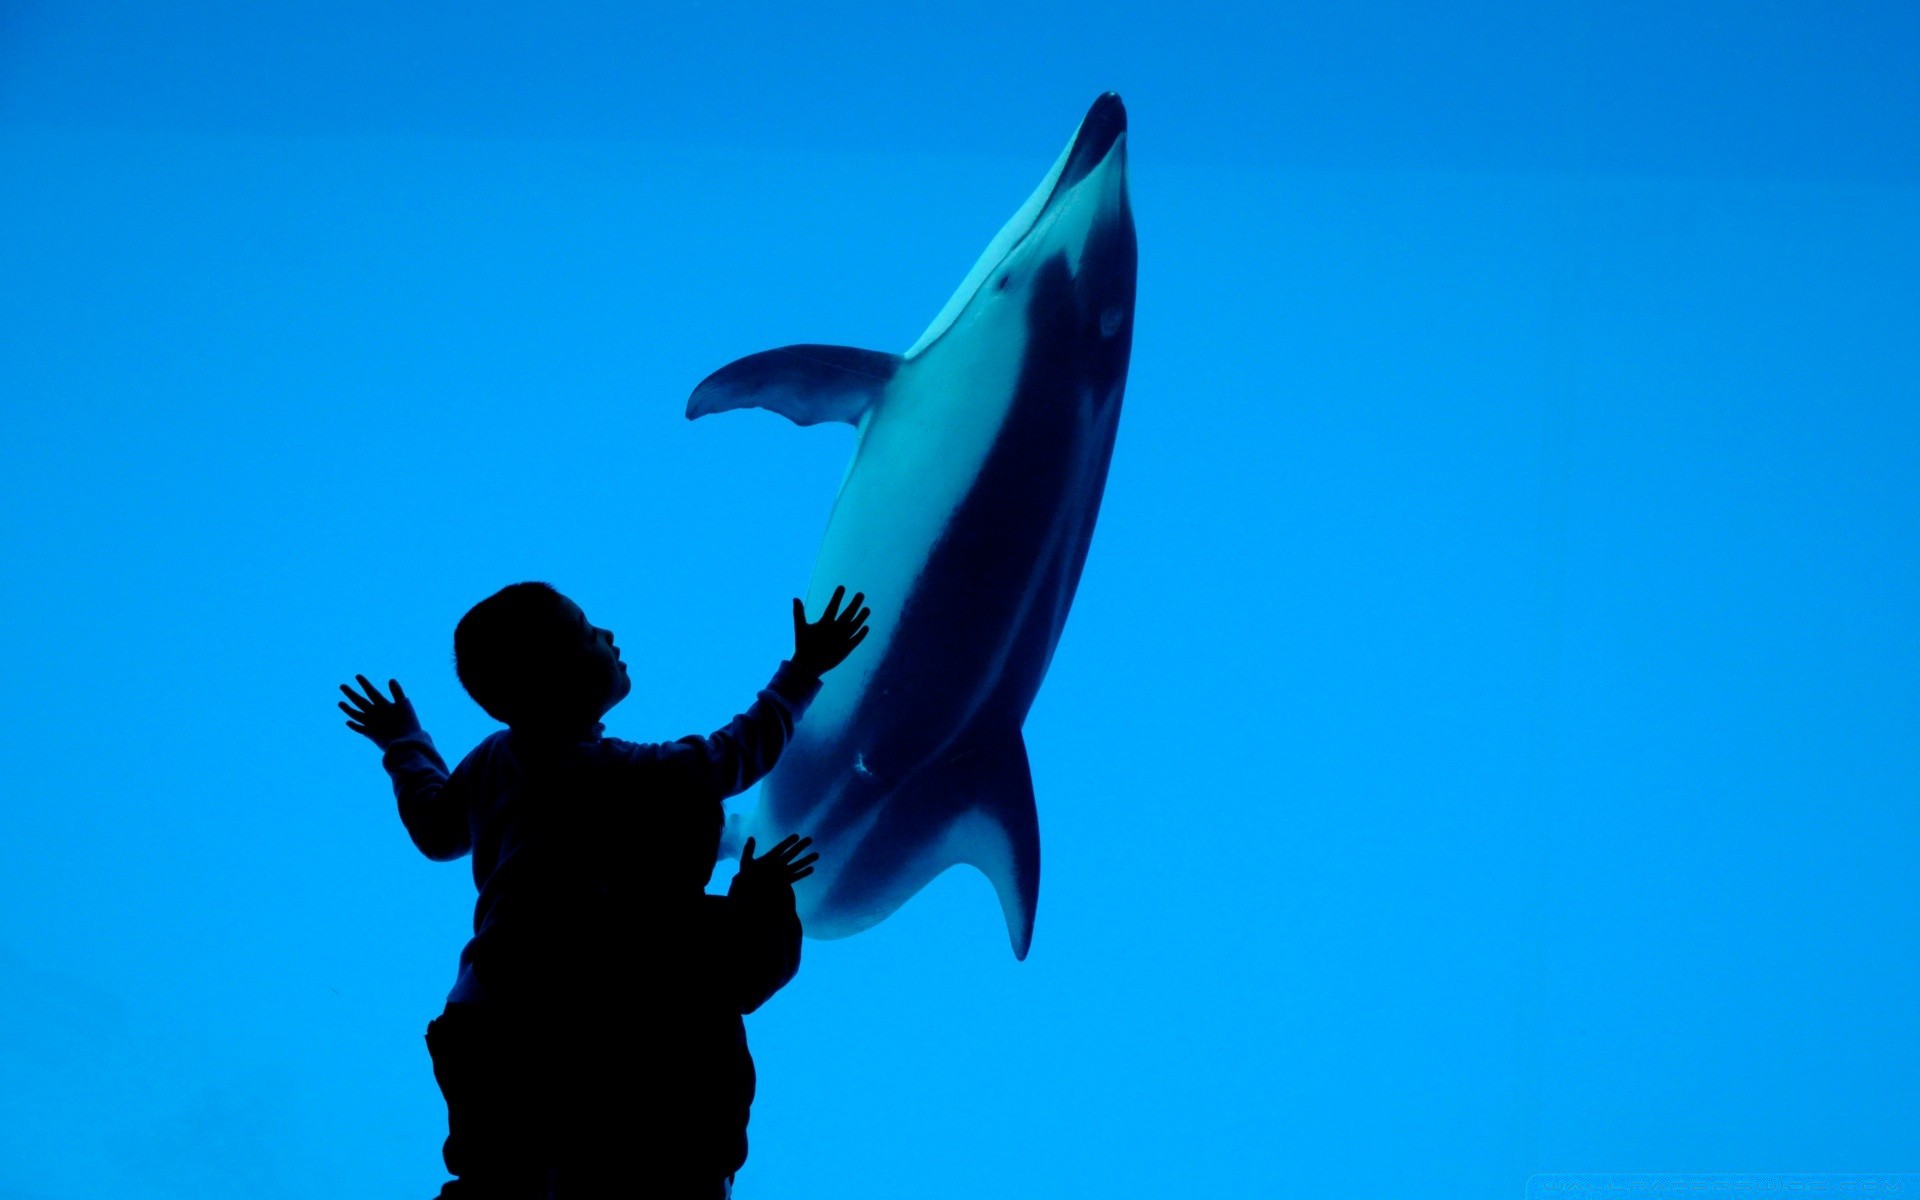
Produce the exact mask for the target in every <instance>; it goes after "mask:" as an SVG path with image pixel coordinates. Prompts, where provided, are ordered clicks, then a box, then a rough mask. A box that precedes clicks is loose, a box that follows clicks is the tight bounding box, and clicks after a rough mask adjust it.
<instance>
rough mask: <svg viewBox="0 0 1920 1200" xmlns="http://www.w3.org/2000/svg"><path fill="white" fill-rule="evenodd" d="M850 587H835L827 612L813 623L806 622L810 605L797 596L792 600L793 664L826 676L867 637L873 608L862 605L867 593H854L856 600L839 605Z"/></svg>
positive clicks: (828, 602) (814, 673)
mask: <svg viewBox="0 0 1920 1200" xmlns="http://www.w3.org/2000/svg"><path fill="white" fill-rule="evenodd" d="M846 594H847V589H846V588H844V587H837V588H835V589H833V599H831V600H829V601H827V611H826V612H824V613H822V614H820V619H819V620H818V621H814V622H812V623H811V624H809V623H808V621H807V606H806V605H804V604H802V603H801V602H800V600H799V598H798V597H795V598H794V601H793V665H794V666H796V667H799V668H800V669H801V670H803V671H807V672H809V673H810V674H813V675H825V674H826V673H827V672H828V671H831V670H833V669H834V668H835V667H837V666H839V665H840V664H841V663H843V662H845V661H846V660H847V655H849V654H852V653H853V648H854V647H855V646H858V645H859V644H860V643H861V642H862V641H864V640H865V639H866V636H867V624H866V622H867V616H868V614H869V613H871V612H872V611H873V610H871V609H866V608H862V607H860V603H861V601H863V600H865V599H866V598H867V595H866V593H865V592H855V593H854V594H853V599H852V600H849V601H847V606H846V608H845V609H842V608H841V607H840V598H841V597H842V596H845V595H846Z"/></svg>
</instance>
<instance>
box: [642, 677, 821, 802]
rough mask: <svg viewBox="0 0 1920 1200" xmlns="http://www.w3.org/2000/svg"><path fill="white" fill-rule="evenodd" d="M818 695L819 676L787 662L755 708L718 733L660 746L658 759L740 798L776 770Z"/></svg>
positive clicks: (714, 788) (762, 694)
mask: <svg viewBox="0 0 1920 1200" xmlns="http://www.w3.org/2000/svg"><path fill="white" fill-rule="evenodd" d="M819 692H820V677H819V676H817V675H812V674H809V673H807V672H805V671H802V670H800V669H798V668H796V667H795V666H794V665H793V664H792V663H790V662H783V663H781V664H780V669H779V670H778V671H775V672H774V673H773V679H772V680H771V681H770V682H769V683H768V684H767V686H766V687H764V688H762V689H761V690H760V695H759V697H758V698H757V699H755V700H754V702H753V707H751V708H749V709H747V711H746V712H743V713H741V714H740V715H739V716H737V717H735V718H734V719H733V720H732V721H730V722H728V724H727V726H726V728H724V729H722V730H720V731H718V732H717V733H713V734H709V735H708V736H706V737H698V736H694V737H684V738H681V739H680V740H679V741H677V742H668V743H667V744H665V745H663V746H661V747H659V754H660V758H661V760H662V761H663V762H665V763H667V764H668V765H670V766H672V767H675V768H678V769H680V770H681V771H684V772H686V773H687V775H689V776H690V777H692V778H693V779H695V780H696V781H698V782H699V783H700V784H702V785H704V786H706V787H709V788H712V789H713V790H715V791H717V792H719V794H720V795H721V796H722V797H726V796H736V795H739V794H740V793H741V792H744V791H746V790H747V789H748V788H750V787H752V786H753V785H754V784H756V783H758V782H760V780H761V779H762V778H763V777H764V776H765V775H766V773H767V772H768V771H771V770H773V764H774V763H776V762H778V761H779V760H780V752H781V751H782V750H785V749H786V748H787V742H788V740H789V739H791V738H792V737H793V726H794V722H796V721H798V720H799V719H800V716H801V714H802V713H804V712H806V711H807V705H809V704H811V703H812V702H813V698H814V696H816V695H818V694H819Z"/></svg>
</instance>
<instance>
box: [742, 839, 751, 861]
mask: <svg viewBox="0 0 1920 1200" xmlns="http://www.w3.org/2000/svg"><path fill="white" fill-rule="evenodd" d="M752 861H753V839H752V838H748V839H747V844H746V845H744V846H742V847H740V865H741V866H742V867H744V866H746V865H747V864H748V863H750V862H752Z"/></svg>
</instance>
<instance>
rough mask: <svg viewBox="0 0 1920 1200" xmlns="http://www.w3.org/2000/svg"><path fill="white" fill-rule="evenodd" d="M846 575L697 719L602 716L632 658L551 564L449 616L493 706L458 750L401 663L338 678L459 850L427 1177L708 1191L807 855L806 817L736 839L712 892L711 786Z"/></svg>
mask: <svg viewBox="0 0 1920 1200" xmlns="http://www.w3.org/2000/svg"><path fill="white" fill-rule="evenodd" d="M844 595H845V589H844V588H841V589H836V590H835V592H834V594H833V598H832V600H831V601H829V603H828V605H827V608H826V611H825V613H824V614H823V615H822V616H821V618H820V620H819V621H817V622H809V621H807V619H806V613H805V609H804V607H803V606H802V604H801V602H800V601H799V600H795V601H794V602H793V621H794V653H793V657H792V658H791V659H790V660H788V661H787V662H785V663H782V664H781V665H780V668H779V669H778V670H776V671H775V672H774V675H773V679H772V680H771V681H770V682H769V683H768V685H767V686H766V688H764V689H763V690H762V691H761V692H760V694H759V696H758V698H757V699H756V700H755V701H754V703H753V705H752V706H751V707H750V708H749V709H748V710H747V711H746V712H745V713H743V714H741V715H740V716H737V717H735V718H734V719H733V721H732V722H731V723H729V724H728V725H727V726H726V727H725V728H724V729H721V730H720V731H719V732H717V733H714V734H712V735H710V736H707V737H699V736H692V737H684V738H681V739H679V740H677V741H673V742H664V743H654V744H648V743H635V742H627V741H621V740H619V739H616V738H608V737H605V736H603V735H602V728H603V727H602V726H601V724H600V718H601V717H602V716H604V715H605V714H606V713H607V712H608V711H609V710H610V709H611V708H612V707H613V706H614V705H616V704H618V703H619V702H620V701H621V700H622V699H625V698H626V696H627V694H628V692H629V690H630V689H631V683H630V682H629V678H628V674H627V669H626V665H625V663H624V662H622V661H621V658H620V652H619V648H618V647H617V646H616V645H615V644H614V640H613V634H612V632H611V631H610V630H606V629H602V628H600V627H598V626H595V625H593V624H592V623H591V622H590V621H588V620H587V617H586V614H585V613H584V612H582V611H581V609H580V607H579V606H578V605H576V604H575V603H574V602H573V601H571V600H569V599H567V598H566V597H565V596H563V595H561V594H560V593H559V592H557V591H555V590H554V589H553V588H552V587H550V586H549V585H547V584H544V583H518V584H513V585H511V586H509V587H506V588H503V589H501V590H500V591H498V592H496V593H494V594H493V595H492V596H489V597H488V598H486V599H485V600H482V601H481V602H480V603H479V604H477V605H475V606H474V607H473V608H472V609H471V610H470V611H469V612H468V613H467V614H466V615H465V616H464V617H462V618H461V620H460V623H459V625H458V626H457V627H456V628H455V630H454V664H455V669H456V671H457V673H458V674H459V677H460V681H461V683H462V685H463V686H464V687H465V688H466V690H467V692H468V694H469V695H471V696H472V697H473V698H474V700H475V701H476V702H477V703H479V705H480V706H481V707H482V708H483V709H485V710H486V711H487V712H488V713H489V714H490V715H492V716H493V717H495V718H496V719H498V720H500V721H501V722H502V723H504V724H505V725H506V726H507V728H506V729H505V730H503V731H501V732H499V733H495V734H493V735H492V736H490V737H488V738H486V739H485V740H483V741H482V742H481V743H480V744H479V745H478V746H476V747H475V748H474V749H473V751H472V752H471V753H469V754H468V755H467V756H466V757H465V758H464V759H462V760H461V762H460V764H459V766H457V767H456V768H454V769H453V770H452V771H448V769H447V766H446V762H445V760H444V759H442V758H441V756H440V754H439V752H438V751H437V750H436V749H435V748H434V745H433V741H432V739H431V738H430V737H428V735H427V733H426V731H425V730H424V729H422V728H421V726H420V722H419V720H418V718H417V717H416V716H415V713H414V710H413V705H412V703H411V702H410V701H409V700H408V699H407V696H406V693H405V692H404V691H403V690H402V689H401V687H400V684H399V682H398V681H397V680H390V681H389V682H388V690H389V692H390V693H391V695H390V696H388V695H382V694H381V692H380V690H379V689H378V688H377V687H375V686H374V685H373V684H372V683H370V682H369V681H368V680H367V678H366V677H365V676H364V675H362V676H356V677H355V679H356V681H357V682H358V683H359V685H360V691H358V692H356V691H355V690H354V689H353V688H351V687H348V686H346V685H344V684H343V685H342V686H341V689H340V690H341V691H342V692H344V693H345V694H346V697H347V699H346V701H345V702H343V703H342V704H341V705H340V708H341V710H342V711H343V712H345V713H346V715H347V727H348V728H349V729H352V730H353V731H354V732H356V733H359V734H362V735H363V736H365V737H366V738H368V739H369V740H370V741H372V742H373V743H374V744H375V745H376V746H378V747H379V748H380V749H381V751H382V762H383V764H384V765H385V767H386V769H387V772H388V774H389V775H390V776H391V777H392V780H393V787H394V794H395V796H396V797H397V799H398V801H399V808H400V817H401V820H402V822H403V823H404V824H405V825H406V828H407V832H408V834H409V835H410V836H411V837H412V839H413V842H414V845H415V846H417V847H418V848H419V849H420V851H421V852H422V853H424V854H425V855H426V856H427V857H428V858H431V859H434V860H436V861H448V860H452V859H456V858H459V857H461V856H462V855H466V854H471V855H472V856H473V878H474V883H475V885H476V887H477V888H478V890H479V896H478V899H477V901H476V903H475V907H474V936H473V938H472V940H470V941H469V942H468V943H467V945H466V947H465V949H463V950H462V951H461V955H460V967H459V971H458V974H457V976H456V979H455V982H454V986H453V990H452V991H451V993H450V994H449V995H448V998H447V1004H446V1008H445V1011H444V1012H443V1013H442V1014H441V1016H440V1017H439V1018H438V1019H436V1020H434V1021H433V1022H432V1023H431V1024H429V1026H428V1029H427V1046H428V1050H429V1051H430V1053H431V1055H432V1058H433V1064H434V1075H435V1078H436V1079H437V1080H438V1082H439V1084H440V1088H441V1091H442V1093H443V1095H444V1096H445V1098H446V1101H447V1124H448V1136H447V1140H446V1143H445V1146H444V1148H443V1156H444V1158H445V1160H446V1165H447V1169H448V1171H449V1172H451V1173H452V1174H453V1175H454V1176H455V1178H454V1179H453V1180H450V1181H449V1182H448V1183H447V1184H446V1185H445V1187H444V1188H443V1189H442V1190H441V1196H442V1197H443V1200H475V1198H479V1197H487V1198H492V1197H516V1198H518V1197H535V1196H547V1195H550V1194H552V1189H554V1188H555V1187H558V1186H564V1187H566V1188H567V1189H568V1191H569V1192H571V1193H573V1194H578V1195H595V1194H599V1193H600V1192H601V1191H602V1190H603V1189H604V1188H606V1187H609V1186H613V1184H614V1181H616V1180H617V1179H620V1178H622V1177H625V1178H626V1179H628V1180H629V1182H628V1183H626V1184H625V1185H624V1186H625V1187H626V1188H627V1189H628V1190H631V1188H632V1186H633V1184H632V1182H631V1181H633V1180H644V1181H646V1182H648V1183H649V1184H652V1185H654V1187H655V1190H654V1192H653V1193H652V1194H657V1195H662V1196H683V1195H684V1196H697V1195H705V1196H720V1195H725V1194H726V1189H727V1180H728V1179H730V1177H731V1176H732V1174H733V1173H734V1172H735V1171H736V1170H737V1169H738V1168H739V1166H740V1164H741V1162H742V1161H744V1159H745V1156H746V1138H745V1126H746V1115H747V1108H748V1106H749V1105H750V1104H751V1101H752V1091H753V1074H752V1060H751V1058H750V1057H749V1056H748V1055H747V1052H746V1041H745V1035H744V1027H743V1026H742V1025H741V1024H740V1014H741V1013H744V1012H749V1011H751V1010H752V1009H753V1008H755V1007H757V1006H758V1005H759V1004H761V1003H763V1002H764V1001H765V1000H766V998H767V997H768V996H770V995H772V993H773V992H774V991H775V990H777V989H778V988H780V987H781V986H783V985H784V984H785V983H786V982H787V981H788V980H789V979H791V978H792V976H793V974H794V972H795V971H796V970H797V969H798V966H799V933H800V929H799V921H798V919H797V918H796V917H795V916H794V914H793V895H792V884H793V883H794V882H795V881H796V880H798V879H800V878H803V877H804V876H805V875H806V874H808V873H810V871H811V869H812V868H811V865H810V864H811V863H812V862H813V860H814V858H815V857H816V856H813V855H807V856H806V857H804V858H802V857H800V855H801V852H802V851H803V850H805V848H806V842H805V840H804V839H801V838H798V837H790V838H788V839H786V840H785V841H783V842H781V843H780V845H778V846H776V847H775V848H774V849H773V850H772V851H769V852H768V853H767V854H766V855H765V856H762V857H760V858H754V857H753V856H752V854H751V849H752V848H751V847H749V848H748V852H747V853H745V854H743V855H742V858H741V870H740V874H739V876H738V877H736V879H735V882H734V885H733V887H732V888H731V889H730V891H729V894H728V895H727V896H724V897H723V896H707V895H706V894H705V886H706V883H707V881H708V879H709V878H710V877H711V872H712V869H713V862H714V856H715V854H716V852H717V848H718V842H719V831H720V823H721V814H720V801H721V800H722V799H724V798H725V797H726V796H730V795H734V794H736V793H738V792H741V791H744V790H745V789H746V788H748V787H751V786H752V785H753V784H754V783H755V782H757V781H758V780H759V779H760V778H761V777H762V776H764V775H765V774H766V773H767V772H768V771H769V770H771V769H772V767H773V765H774V763H775V761H776V760H777V759H778V758H779V755H780V752H781V750H782V749H783V748H784V747H785V746H786V743H787V740H788V739H789V738H790V737H791V736H792V732H793V726H794V722H795V721H796V720H798V719H799V718H800V717H801V715H802V714H803V713H804V712H805V710H806V707H807V705H808V704H809V703H810V702H811V700H812V699H813V697H814V695H815V694H816V693H817V692H818V691H819V687H820V678H821V676H822V675H824V674H825V673H826V672H827V671H830V670H832V669H833V668H834V667H836V666H838V665H839V664H840V663H841V662H843V661H845V659H846V657H847V655H848V654H850V653H852V651H853V649H854V648H855V647H856V646H858V645H859V644H860V642H861V641H862V640H863V639H864V638H865V636H866V629H865V627H864V622H865V620H866V617H867V615H868V610H866V609H864V608H862V607H861V601H862V599H863V596H861V595H859V594H856V595H855V596H854V597H853V598H852V600H851V601H849V602H848V603H847V604H846V605H845V606H844V608H843V607H842V605H841V600H842V598H843V597H844ZM703 857H704V860H705V861H704V863H702V862H701V861H700V860H701V859H702V858H703ZM663 1047H665V1048H666V1049H663ZM716 1063H718V1064H719V1065H720V1069H718V1070H715V1069H711V1068H713V1067H714V1065H715V1064H716ZM663 1116H664V1117H665V1118H666V1119H663ZM735 1126H737V1129H736V1128H735Z"/></svg>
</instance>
